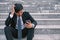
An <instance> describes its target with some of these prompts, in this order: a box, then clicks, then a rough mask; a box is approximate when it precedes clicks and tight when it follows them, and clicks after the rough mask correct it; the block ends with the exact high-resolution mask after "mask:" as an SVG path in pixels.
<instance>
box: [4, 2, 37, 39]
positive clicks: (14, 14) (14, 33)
mask: <svg viewBox="0 0 60 40" xmlns="http://www.w3.org/2000/svg"><path fill="white" fill-rule="evenodd" d="M18 17H20V18H21V25H22V28H21V29H22V38H24V37H26V36H27V40H32V39H33V37H34V28H35V27H36V25H37V22H36V21H35V20H34V19H33V18H32V16H31V15H30V14H29V12H23V6H22V5H21V4H18V3H16V4H15V5H13V6H12V10H11V12H10V13H9V16H8V18H7V19H6V21H5V25H6V27H5V28H4V32H5V35H6V38H7V40H13V37H14V38H18V28H17V27H18V26H17V24H18V23H17V20H18Z"/></svg>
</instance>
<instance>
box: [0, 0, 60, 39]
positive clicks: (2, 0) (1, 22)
mask: <svg viewBox="0 0 60 40" xmlns="http://www.w3.org/2000/svg"><path fill="white" fill-rule="evenodd" d="M17 2H18V3H22V4H23V6H24V10H26V11H28V12H30V14H31V16H32V17H33V18H34V19H35V20H36V21H37V23H38V25H37V26H36V28H35V33H34V34H35V36H34V38H33V40H60V9H59V10H58V8H57V6H56V9H55V5H59V2H56V1H54V0H53V1H52V0H49V1H47V0H45V1H44V0H43V1H41V0H38V1H37V0H30V1H28V0H0V40H6V38H5V34H4V27H5V20H6V18H7V17H8V14H9V12H10V9H11V5H12V4H14V3H17ZM49 3H50V4H49ZM57 3H58V4H57ZM47 5H48V6H47ZM49 8H50V9H49ZM51 8H52V9H51ZM15 40H17V39H15Z"/></svg>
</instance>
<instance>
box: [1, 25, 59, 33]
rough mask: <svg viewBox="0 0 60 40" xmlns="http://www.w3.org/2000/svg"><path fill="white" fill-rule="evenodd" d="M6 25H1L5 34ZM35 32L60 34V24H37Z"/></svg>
mask: <svg viewBox="0 0 60 40" xmlns="http://www.w3.org/2000/svg"><path fill="white" fill-rule="evenodd" d="M4 27H5V26H1V25H0V34H4ZM34 34H60V25H59V26H58V25H55V26H53V25H49V26H48V25H46V26H45V25H44V26H43V25H40V26H38V25H37V26H36V28H35V32H34Z"/></svg>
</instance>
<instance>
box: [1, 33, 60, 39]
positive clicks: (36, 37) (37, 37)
mask: <svg viewBox="0 0 60 40" xmlns="http://www.w3.org/2000/svg"><path fill="white" fill-rule="evenodd" d="M0 40H6V37H5V35H0ZM14 40H18V39H15V38H14ZM22 40H26V38H25V39H22ZM33 40H60V34H49V35H38V34H36V35H35V36H34V38H33Z"/></svg>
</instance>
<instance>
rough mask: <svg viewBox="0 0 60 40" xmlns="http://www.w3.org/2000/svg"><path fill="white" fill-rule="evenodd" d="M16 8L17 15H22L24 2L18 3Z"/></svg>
mask: <svg viewBox="0 0 60 40" xmlns="http://www.w3.org/2000/svg"><path fill="white" fill-rule="evenodd" d="M14 9H15V12H16V15H17V16H22V14H23V6H22V4H18V3H16V4H15V7H14Z"/></svg>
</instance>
